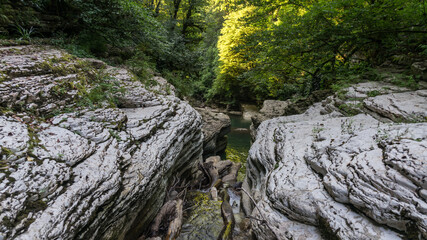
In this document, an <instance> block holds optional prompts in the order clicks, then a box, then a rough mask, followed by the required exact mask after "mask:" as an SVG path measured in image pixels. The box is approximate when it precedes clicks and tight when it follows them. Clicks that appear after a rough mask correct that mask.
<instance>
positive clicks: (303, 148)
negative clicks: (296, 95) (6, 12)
mask: <svg viewBox="0 0 427 240" xmlns="http://www.w3.org/2000/svg"><path fill="white" fill-rule="evenodd" d="M384 86H387V84H385V83H361V84H358V85H355V86H352V87H350V88H348V89H347V91H346V95H347V99H349V98H351V101H357V102H358V103H361V104H357V107H358V112H360V114H357V113H355V114H351V115H350V114H348V112H346V111H343V109H344V108H343V107H339V106H342V104H344V103H345V102H346V101H349V100H346V99H340V98H339V97H338V96H331V97H328V98H327V99H326V100H324V101H323V102H321V103H316V104H314V105H313V106H312V107H310V108H309V109H308V110H307V111H306V112H305V113H303V114H300V115H292V116H284V117H278V118H274V119H270V120H267V121H264V122H262V123H261V125H260V126H259V127H258V128H257V130H256V141H255V142H254V144H253V145H252V147H251V150H250V152H249V158H248V163H247V164H248V165H247V177H246V179H245V182H244V184H243V187H244V189H246V190H247V191H248V192H250V194H251V197H252V198H253V199H254V200H255V202H256V204H253V202H252V201H251V200H250V199H249V198H248V197H245V196H243V206H244V210H245V212H246V214H250V215H252V216H254V217H255V219H253V220H252V228H253V231H254V233H255V235H256V236H257V237H258V238H259V239H274V238H277V239H337V238H338V239H426V238H427V196H426V193H427V188H426V187H427V184H426V182H427V123H426V122H425V117H426V116H427V96H426V94H425V90H418V91H410V90H408V89H404V88H399V87H394V86H390V87H387V88H384ZM373 91H374V92H373ZM372 93H375V94H372ZM373 95H375V96H373ZM369 96H371V97H369ZM355 105H356V104H355ZM345 110H347V109H345ZM396 121H398V122H396ZM263 220H265V222H264V221H263Z"/></svg>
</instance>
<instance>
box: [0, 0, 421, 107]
mask: <svg viewBox="0 0 427 240" xmlns="http://www.w3.org/2000/svg"><path fill="white" fill-rule="evenodd" d="M0 2H1V5H0V39H2V41H7V40H8V39H15V40H18V41H20V42H30V43H47V44H51V45H56V46H59V47H61V48H65V49H67V50H68V51H70V52H71V53H72V54H75V55H77V56H79V57H95V58H99V59H102V60H104V61H106V62H108V63H109V64H112V65H118V66H119V65H120V66H126V67H127V68H129V69H131V70H132V71H133V73H134V74H136V75H137V76H138V77H139V78H140V79H141V80H142V81H147V80H149V79H150V78H151V76H153V75H161V76H163V77H165V78H166V79H167V80H168V81H169V82H170V83H172V84H173V85H174V86H175V87H176V88H177V90H178V92H179V94H180V95H181V96H182V97H187V98H189V99H193V100H195V101H199V102H208V103H215V104H219V105H222V106H229V107H233V106H236V105H238V104H239V103H242V102H250V103H261V102H262V101H263V100H265V99H280V100H285V99H290V98H296V97H304V96H308V95H310V94H312V93H313V92H315V91H317V90H323V89H326V90H327V89H331V90H336V89H338V88H339V86H340V85H343V84H346V83H349V82H350V83H351V81H353V80H354V79H357V78H363V77H366V76H372V75H375V71H373V69H375V68H376V67H378V66H382V65H383V64H384V63H386V62H387V61H389V62H390V61H391V62H393V63H397V64H401V65H405V60H406V59H408V58H425V57H427V29H426V24H427V15H426V3H425V1H424V0H387V1H386V0H264V1H261V0H210V1H209V0H31V1H30V0H1V1H0ZM374 77H375V76H374ZM419 77H420V76H412V75H411V76H407V78H406V80H405V81H406V83H404V84H412V83H414V82H416V81H418V78H419Z"/></svg>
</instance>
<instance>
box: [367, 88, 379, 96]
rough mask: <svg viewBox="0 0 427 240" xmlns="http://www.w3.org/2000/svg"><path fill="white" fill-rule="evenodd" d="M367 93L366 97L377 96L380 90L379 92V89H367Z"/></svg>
mask: <svg viewBox="0 0 427 240" xmlns="http://www.w3.org/2000/svg"><path fill="white" fill-rule="evenodd" d="M367 95H368V97H376V96H378V95H381V92H380V91H378V90H373V91H369V92H368V93H367Z"/></svg>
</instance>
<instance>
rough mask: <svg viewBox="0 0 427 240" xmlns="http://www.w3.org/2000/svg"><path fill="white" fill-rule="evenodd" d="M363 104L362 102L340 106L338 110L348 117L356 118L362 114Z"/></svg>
mask: <svg viewBox="0 0 427 240" xmlns="http://www.w3.org/2000/svg"><path fill="white" fill-rule="evenodd" d="M362 107H363V104H362V103H361V102H359V103H356V104H353V103H344V104H341V105H340V106H338V108H339V109H340V110H341V111H342V112H343V113H345V114H346V115H347V116H355V115H357V114H359V113H361V112H362V111H361V109H362Z"/></svg>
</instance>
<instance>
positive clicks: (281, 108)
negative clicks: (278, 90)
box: [250, 90, 331, 141]
mask: <svg viewBox="0 0 427 240" xmlns="http://www.w3.org/2000/svg"><path fill="white" fill-rule="evenodd" d="M329 95H331V92H330V91H328V90H319V91H315V92H313V93H312V95H310V96H309V97H306V98H300V99H296V100H291V99H289V100H286V101H280V100H265V101H264V102H263V105H262V108H261V110H260V111H259V113H255V114H252V116H251V120H252V124H251V127H250V129H251V135H252V140H253V141H254V140H255V137H256V130H257V128H258V126H259V125H260V124H261V123H262V122H263V121H265V120H268V119H272V118H275V117H280V116H286V115H292V114H301V113H303V112H305V111H306V110H307V109H308V108H309V107H310V106H311V105H313V104H314V103H316V102H320V101H322V100H323V99H325V98H326V97H327V96H329Z"/></svg>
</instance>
